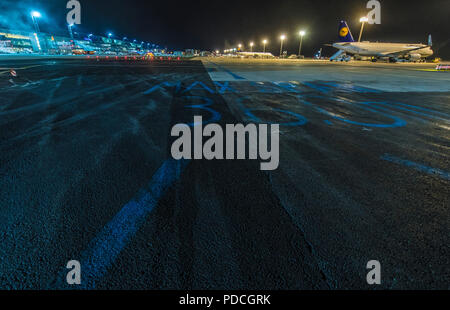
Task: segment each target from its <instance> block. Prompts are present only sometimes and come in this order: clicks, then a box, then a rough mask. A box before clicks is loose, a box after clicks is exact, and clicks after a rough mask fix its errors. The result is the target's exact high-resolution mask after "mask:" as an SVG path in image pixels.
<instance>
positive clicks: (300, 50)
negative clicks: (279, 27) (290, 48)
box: [298, 30, 306, 58]
mask: <svg viewBox="0 0 450 310" xmlns="http://www.w3.org/2000/svg"><path fill="white" fill-rule="evenodd" d="M299 34H300V47H299V48H298V57H299V58H300V56H301V55H302V45H303V37H304V36H305V34H306V31H304V30H301V31H300V32H299Z"/></svg>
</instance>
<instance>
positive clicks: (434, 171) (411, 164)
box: [381, 154, 450, 181]
mask: <svg viewBox="0 0 450 310" xmlns="http://www.w3.org/2000/svg"><path fill="white" fill-rule="evenodd" d="M381 159H382V160H386V161H390V162H392V163H395V164H400V165H403V166H406V167H411V168H414V169H416V170H417V171H420V172H425V173H428V174H431V175H436V176H438V177H440V178H442V179H444V180H448V181H450V172H447V171H444V170H440V169H437V168H432V167H428V166H425V165H422V164H418V163H415V162H412V161H409V160H406V159H401V158H398V157H395V156H392V155H389V154H384V155H383V156H381Z"/></svg>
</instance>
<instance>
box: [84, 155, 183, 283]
mask: <svg viewBox="0 0 450 310" xmlns="http://www.w3.org/2000/svg"><path fill="white" fill-rule="evenodd" d="M188 163H189V161H188V160H180V161H176V160H174V159H169V160H166V161H165V162H164V163H163V165H162V166H161V167H160V168H159V170H158V171H157V172H156V173H155V174H154V175H153V178H152V180H151V181H150V183H149V184H148V186H147V187H146V188H145V189H143V190H141V192H140V193H139V194H138V196H137V197H136V198H135V199H133V200H132V201H130V202H129V203H127V204H126V205H125V206H124V207H123V208H122V210H120V212H119V213H118V214H117V215H116V216H115V217H114V218H113V219H112V220H111V221H110V222H109V223H108V224H107V225H106V226H105V227H104V228H103V230H102V231H100V233H99V234H97V236H96V237H95V238H94V239H93V240H92V241H91V243H90V244H89V247H88V249H87V250H86V251H85V252H84V253H83V255H82V260H81V266H82V276H83V278H82V279H83V280H82V283H83V284H82V288H95V286H96V281H97V280H99V279H100V278H101V277H102V276H104V275H105V274H106V272H107V269H108V268H109V267H110V266H111V265H112V264H113V263H114V261H115V260H116V258H117V256H118V255H119V254H120V252H121V251H122V250H123V249H124V247H125V246H126V245H127V244H128V242H129V241H130V239H131V238H132V237H133V236H134V235H135V234H136V232H137V231H138V230H139V228H140V227H141V225H142V224H143V223H144V222H145V219H146V217H147V215H148V214H149V213H150V212H151V211H152V210H153V209H154V208H155V207H156V205H157V204H158V201H159V199H160V198H161V197H162V196H163V195H164V194H165V193H166V192H167V190H168V189H169V188H170V186H172V185H173V183H174V182H175V181H177V180H178V179H179V178H180V175H181V173H182V172H183V170H184V169H185V168H186V166H187V164H188Z"/></svg>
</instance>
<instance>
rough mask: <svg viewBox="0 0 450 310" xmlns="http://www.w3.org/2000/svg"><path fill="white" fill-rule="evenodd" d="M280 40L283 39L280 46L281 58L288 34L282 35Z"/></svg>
mask: <svg viewBox="0 0 450 310" xmlns="http://www.w3.org/2000/svg"><path fill="white" fill-rule="evenodd" d="M280 40H281V47H280V58H281V56H283V43H284V40H286V36H285V35H284V34H283V35H281V37H280Z"/></svg>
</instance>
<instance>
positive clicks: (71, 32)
mask: <svg viewBox="0 0 450 310" xmlns="http://www.w3.org/2000/svg"><path fill="white" fill-rule="evenodd" d="M72 27H74V24H68V25H67V29H69V34H70V39H72V40H73V31H72Z"/></svg>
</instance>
